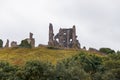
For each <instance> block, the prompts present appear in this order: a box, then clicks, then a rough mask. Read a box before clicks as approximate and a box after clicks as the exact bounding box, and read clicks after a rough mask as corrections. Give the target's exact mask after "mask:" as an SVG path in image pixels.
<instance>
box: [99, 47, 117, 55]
mask: <svg viewBox="0 0 120 80" xmlns="http://www.w3.org/2000/svg"><path fill="white" fill-rule="evenodd" d="M99 51H100V52H102V53H106V54H113V53H115V51H114V50H112V49H110V48H100V50H99Z"/></svg>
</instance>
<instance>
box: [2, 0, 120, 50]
mask: <svg viewBox="0 0 120 80" xmlns="http://www.w3.org/2000/svg"><path fill="white" fill-rule="evenodd" d="M49 23H52V24H53V26H54V32H55V34H56V33H57V32H58V31H59V28H60V27H61V28H70V27H72V26H73V25H76V28H77V35H78V39H79V41H80V43H81V46H82V47H83V46H86V47H87V48H88V47H93V48H97V49H99V48H100V47H110V48H112V49H115V50H120V0H0V38H1V39H2V40H4V44H5V43H6V39H9V40H10V41H13V40H14V41H18V43H20V41H21V40H22V39H25V38H27V37H29V32H32V33H34V38H35V39H36V45H38V44H47V42H48V27H49Z"/></svg>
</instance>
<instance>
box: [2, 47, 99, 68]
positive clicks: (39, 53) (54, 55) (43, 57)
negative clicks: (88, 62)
mask: <svg viewBox="0 0 120 80" xmlns="http://www.w3.org/2000/svg"><path fill="white" fill-rule="evenodd" d="M81 51H83V50H75V49H65V50H56V49H48V48H46V47H38V48H32V49H27V48H17V49H15V48H3V49H0V61H5V62H9V63H10V64H12V65H18V66H22V65H24V64H25V63H26V62H27V61H30V60H38V61H43V62H50V63H52V64H53V65H56V64H57V62H59V61H61V60H63V59H67V58H69V57H72V56H74V55H76V54H79V53H80V52H81ZM84 52H85V53H88V54H96V53H91V52H88V51H84ZM98 55H99V54H98Z"/></svg>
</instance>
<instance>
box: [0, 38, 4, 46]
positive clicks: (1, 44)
mask: <svg viewBox="0 0 120 80" xmlns="http://www.w3.org/2000/svg"><path fill="white" fill-rule="evenodd" d="M2 47H3V41H2V40H1V39H0V48H2Z"/></svg>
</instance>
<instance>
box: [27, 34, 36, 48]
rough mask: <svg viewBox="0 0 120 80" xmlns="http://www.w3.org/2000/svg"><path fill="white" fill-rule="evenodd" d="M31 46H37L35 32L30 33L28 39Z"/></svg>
mask: <svg viewBox="0 0 120 80" xmlns="http://www.w3.org/2000/svg"><path fill="white" fill-rule="evenodd" d="M26 40H27V41H28V43H29V44H30V45H31V47H35V39H34V38H33V33H31V32H30V33H29V38H27V39H26Z"/></svg>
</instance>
